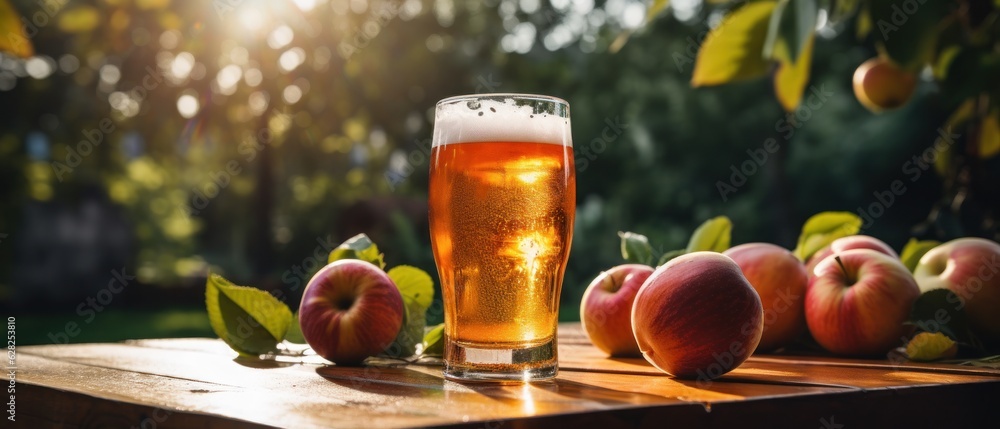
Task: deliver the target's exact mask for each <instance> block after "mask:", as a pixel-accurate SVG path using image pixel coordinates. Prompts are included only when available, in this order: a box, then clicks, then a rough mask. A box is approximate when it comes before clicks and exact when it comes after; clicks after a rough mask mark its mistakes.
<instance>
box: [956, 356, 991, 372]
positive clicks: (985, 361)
mask: <svg viewBox="0 0 1000 429" xmlns="http://www.w3.org/2000/svg"><path fill="white" fill-rule="evenodd" d="M958 364H959V365H967V366H976V367H980V368H993V369H1000V355H994V356H987V357H983V358H979V359H973V360H969V361H964V362H959V363H958Z"/></svg>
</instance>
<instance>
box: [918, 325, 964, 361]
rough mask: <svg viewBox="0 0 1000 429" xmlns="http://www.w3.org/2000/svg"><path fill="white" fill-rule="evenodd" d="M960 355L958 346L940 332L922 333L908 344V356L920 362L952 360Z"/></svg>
mask: <svg viewBox="0 0 1000 429" xmlns="http://www.w3.org/2000/svg"><path fill="white" fill-rule="evenodd" d="M956 353H958V344H957V343H955V341H954V340H952V339H951V338H948V336H947V335H945V334H942V333H940V332H921V333H919V334H917V335H914V336H913V338H912V339H910V342H909V343H907V344H906V356H907V357H909V358H910V360H913V361H918V362H930V361H935V360H941V359H950V358H953V357H955V354H956Z"/></svg>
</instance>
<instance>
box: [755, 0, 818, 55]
mask: <svg viewBox="0 0 1000 429" xmlns="http://www.w3.org/2000/svg"><path fill="white" fill-rule="evenodd" d="M818 13H819V10H818V8H817V7H816V0H780V1H779V2H778V4H777V6H775V7H774V11H772V12H771V19H770V21H769V23H768V28H767V39H766V41H765V42H764V50H763V55H764V58H765V59H778V58H777V56H776V55H775V45H777V44H779V43H781V44H784V45H785V47H786V49H787V52H788V58H787V60H788V62H789V63H791V64H794V63H795V62H796V60H797V59H798V58H799V55H800V54H801V53H802V50H803V49H805V47H806V45H807V44H808V43H810V42H811V39H812V36H813V33H814V32H815V31H816V15H817V14H818Z"/></svg>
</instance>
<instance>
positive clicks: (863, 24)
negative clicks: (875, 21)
mask: <svg viewBox="0 0 1000 429" xmlns="http://www.w3.org/2000/svg"><path fill="white" fill-rule="evenodd" d="M871 32H872V14H871V13H870V12H868V8H867V7H862V8H861V9H860V10H858V21H857V24H856V28H855V33H854V37H856V38H857V39H858V40H864V39H865V38H866V37H868V35H869V34H871Z"/></svg>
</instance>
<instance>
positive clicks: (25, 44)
mask: <svg viewBox="0 0 1000 429" xmlns="http://www.w3.org/2000/svg"><path fill="white" fill-rule="evenodd" d="M0 51H3V52H8V53H11V54H14V55H17V56H19V57H21V58H29V57H31V56H32V55H35V48H34V47H33V46H32V45H31V39H29V38H28V35H27V33H25V32H24V26H22V25H21V14H19V13H18V12H17V10H16V9H14V7H13V6H11V5H10V1H9V0H0Z"/></svg>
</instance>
